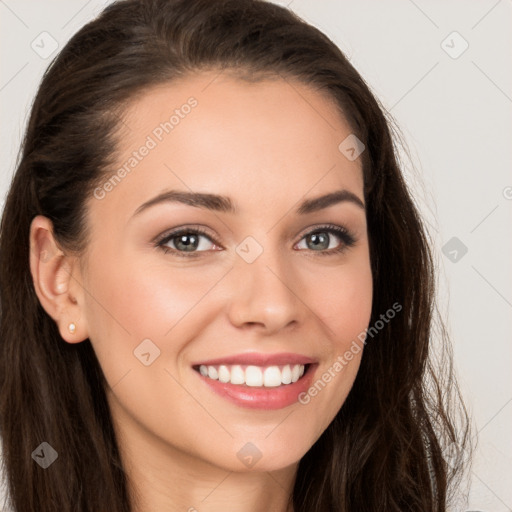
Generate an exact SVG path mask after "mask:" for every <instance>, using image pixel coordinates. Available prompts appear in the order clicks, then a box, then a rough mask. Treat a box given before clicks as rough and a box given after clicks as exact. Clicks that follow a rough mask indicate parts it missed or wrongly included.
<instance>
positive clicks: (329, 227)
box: [155, 224, 356, 258]
mask: <svg viewBox="0 0 512 512" xmlns="http://www.w3.org/2000/svg"><path fill="white" fill-rule="evenodd" d="M317 233H329V234H331V235H335V236H337V237H338V238H339V239H340V240H341V245H340V246H339V247H338V248H336V249H329V250H327V249H326V250H323V251H312V250H310V249H309V251H310V252H313V253H317V254H318V256H334V255H336V254H341V253H342V252H344V251H345V250H347V249H348V248H350V247H352V246H354V245H355V243H356V239H355V238H354V236H353V235H352V234H351V233H350V231H349V230H348V229H346V228H345V227H342V226H336V225H335V224H326V225H324V226H319V227H317V228H315V229H313V230H311V231H309V232H307V233H305V234H304V235H303V236H302V237H301V239H300V240H302V239H304V238H306V237H307V236H311V235H313V234H317ZM183 234H187V235H190V234H192V235H203V236H205V237H206V238H208V239H209V240H210V242H213V243H214V244H215V245H217V246H219V247H220V244H219V243H217V241H216V240H214V239H213V238H212V237H211V235H210V234H209V233H208V232H207V231H206V230H204V229H202V228H200V227H182V228H178V229H176V230H174V231H171V232H170V233H164V234H163V235H161V236H160V237H158V239H157V240H156V241H155V246H156V247H158V248H160V249H162V250H163V251H164V253H165V254H169V253H171V254H175V255H176V256H178V257H183V258H197V257H200V256H201V254H202V253H204V252H209V251H196V252H189V253H187V252H185V251H178V250H176V249H172V248H170V247H167V246H166V245H165V244H167V243H168V242H170V241H171V240H172V239H173V238H175V237H177V236H179V235H183ZM301 250H303V249H301Z"/></svg>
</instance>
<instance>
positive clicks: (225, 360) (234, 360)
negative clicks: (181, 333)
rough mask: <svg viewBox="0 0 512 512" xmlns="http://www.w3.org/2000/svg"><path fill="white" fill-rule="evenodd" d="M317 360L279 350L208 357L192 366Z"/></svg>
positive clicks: (267, 364)
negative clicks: (274, 352)
mask: <svg viewBox="0 0 512 512" xmlns="http://www.w3.org/2000/svg"><path fill="white" fill-rule="evenodd" d="M314 362H315V360H314V359H311V358H310V357H307V356H303V355H301V354H293V353H290V352H279V353H277V354H263V353H256V352H251V353H247V354H236V355H231V356H226V357H218V358H216V359H208V360H207V361H199V362H197V363H194V364H193V365H192V366H200V365H205V366H218V365H221V364H226V365H228V364H229V365H232V364H240V365H253V366H278V365H284V364H304V365H305V364H310V363H314Z"/></svg>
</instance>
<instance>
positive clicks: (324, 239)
mask: <svg viewBox="0 0 512 512" xmlns="http://www.w3.org/2000/svg"><path fill="white" fill-rule="evenodd" d="M309 239H310V240H311V242H312V243H313V248H315V247H316V248H318V247H320V248H322V249H327V248H328V247H329V236H328V235H327V234H326V233H313V234H311V235H309Z"/></svg>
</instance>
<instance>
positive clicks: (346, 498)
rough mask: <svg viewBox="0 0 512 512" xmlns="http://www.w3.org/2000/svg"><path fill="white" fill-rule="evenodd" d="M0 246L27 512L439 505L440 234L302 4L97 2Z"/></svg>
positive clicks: (27, 147) (10, 464) (65, 54)
mask: <svg viewBox="0 0 512 512" xmlns="http://www.w3.org/2000/svg"><path fill="white" fill-rule="evenodd" d="M0 254H1V264H0V280H1V281H0V283H1V307H2V310H1V311H2V316H1V349H2V353H1V356H2V357H1V365H2V368H1V381H0V382H1V407H0V418H1V423H0V425H1V435H2V442H3V452H4V461H5V462H4V463H5V470H6V475H7V483H8V486H9V492H10V495H11V498H12V506H13V508H14V510H16V511H17V512H25V511H29V510H30V511H32V510H39V511H50V510H52V511H53V510H66V511H67V510H69V511H71V510H77V511H78V510H80V511H88V510H90V511H99V510H108V511H134V512H145V511H150V510H151V511H154V510H158V511H160V510H173V511H174V510H189V511H194V510H197V511H199V512H201V511H218V510H237V511H239V512H240V511H247V512H248V511H260V510H261V511H269V510H270V511H276V512H278V511H279V512H285V511H286V512H290V511H294V512H302V511H304V512H306V511H307V512H311V511H318V512H320V511H322V512H323V511H328V510H329V511H331V510H332V511H354V510H368V511H386V512H390V511H403V510H410V511H418V512H419V511H422V512H424V511H439V512H440V511H445V510H447V507H448V505H449V497H450V491H451V489H453V488H454V485H453V484H454V483H456V482H457V478H456V477H457V476H458V475H460V471H461V469H462V460H461V457H460V453H462V452H463V450H464V447H465V444H466V442H467V439H468V428H467V417H466V414H465V410H464V407H463V405H462V403H461V402H459V412H460V414H461V418H462V420H463V422H462V426H461V427H460V428H459V427H457V426H456V416H455V415H454V412H452V411H451V410H450V409H449V407H448V406H449V402H448V398H447V397H450V395H454V396H455V398H458V392H457V387H456V385H455V384H454V382H453V380H452V378H451V377H452V376H451V367H450V365H444V366H442V367H441V368H439V369H438V370H434V369H433V368H432V365H431V362H430V354H431V348H432V347H431V339H432V337H433V322H434V318H435V317H434V313H435V302H434V296H435V295H434V281H435V277H434V268H433V265H432V259H431V254H430V249H429V245H428V240H427V237H426V234H425V231H424V228H423V225H422V222H421V220H420V218H419V215H418V212H417V210H416V208H415V206H414V203H413V200H412V198H411V195H410V193H409V191H408V190H407V188H406V186H405V183H404V180H403V177H402V174H401V171H400V168H399V165H398V162H397V157H396V154H395V150H394V146H393V139H392V136H391V132H390V128H389V126H388V123H387V121H386V118H385V115H384V113H383V110H382V109H381V107H380V106H379V104H378V102H377V100H376V99H375V98H374V97H373V95H372V94H371V92H370V91H369V89H368V87H367V86H366V84H365V83H364V81H363V79H362V78H361V77H360V75H359V74H358V73H357V71H356V70H355V69H354V68H353V67H352V65H351V64H350V63H349V62H348V60H347V59H346V58H345V56H344V55H343V54H342V53H341V52H340V50H339V49H338V48H337V47H336V46H335V45H334V44H333V43H332V42H331V41H330V40H329V39H328V38H327V37H326V36H325V35H323V34H322V33H321V32H319V31H318V30H317V29H315V28H314V27H312V26H310V25H308V24H306V23H305V22H303V21H302V20H300V19H299V18H298V17H297V16H295V15H294V14H293V13H292V12H290V11H288V10H286V9H284V8H282V7H279V6H276V5H273V4H270V3H266V2H262V1H255V0H242V1H240V0H215V1H213V2H212V1H209V0H194V1H190V0H172V1H169V0H124V1H119V2H115V3H113V4H111V5H110V6H108V7H107V8H106V9H105V10H104V11H103V13H102V14H101V15H100V16H99V17H98V18H97V19H96V20H94V21H92V22H91V23H89V24H88V25H86V26H85V27H83V28H82V29H81V30H80V31H79V32H78V33H77V34H76V35H75V36H74V37H73V38H72V39H71V40H70V41H69V43H68V44H67V45H66V46H65V48H64V49H63V50H62V52H61V53H60V55H59V56H58V58H57V59H56V60H55V61H54V62H53V63H52V64H51V66H50V67H49V69H48V71H47V72H46V74H45V76H44V79H43V81H42V83H41V86H40V88H39V91H38V94H37V97H36V100H35V102H34V105H33V107H32V112H31V116H30V120H29V124H28V127H27V131H26V134H25V139H24V142H23V147H22V151H21V158H20V161H19V166H18V168H17V170H16V174H15V177H14V180H13V183H12V185H11V189H10V191H9V195H8V197H7V201H6V205H5V210H4V213H3V219H2V231H1V239H0ZM441 334H442V335H443V337H444V338H445V336H444V334H443V331H442V330H441ZM448 348H449V347H448V346H445V350H446V349H448ZM448 354H449V350H448ZM436 357H437V356H436ZM454 447H455V448H456V449H455V450H454V449H453V448H454ZM447 450H448V452H447ZM447 453H449V456H447Z"/></svg>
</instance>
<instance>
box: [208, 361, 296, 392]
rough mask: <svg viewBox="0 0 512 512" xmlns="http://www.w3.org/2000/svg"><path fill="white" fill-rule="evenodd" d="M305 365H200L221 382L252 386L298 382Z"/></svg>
mask: <svg viewBox="0 0 512 512" xmlns="http://www.w3.org/2000/svg"><path fill="white" fill-rule="evenodd" d="M304 369H305V366H304V365H303V364H293V365H291V364H287V365H284V366H265V367H261V366H247V367H245V369H244V367H242V366H240V365H238V364H234V365H224V364H221V365H219V366H205V365H203V364H202V365H201V366H200V367H199V373H200V374H201V375H203V376H204V377H208V378H210V379H213V380H218V381H220V382H230V383H231V384H238V385H242V384H245V385H247V386H250V387H261V386H263V387H266V388H275V387H277V386H281V385H282V384H291V383H292V382H297V381H298V380H299V379H300V378H301V377H302V376H303V375H304Z"/></svg>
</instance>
